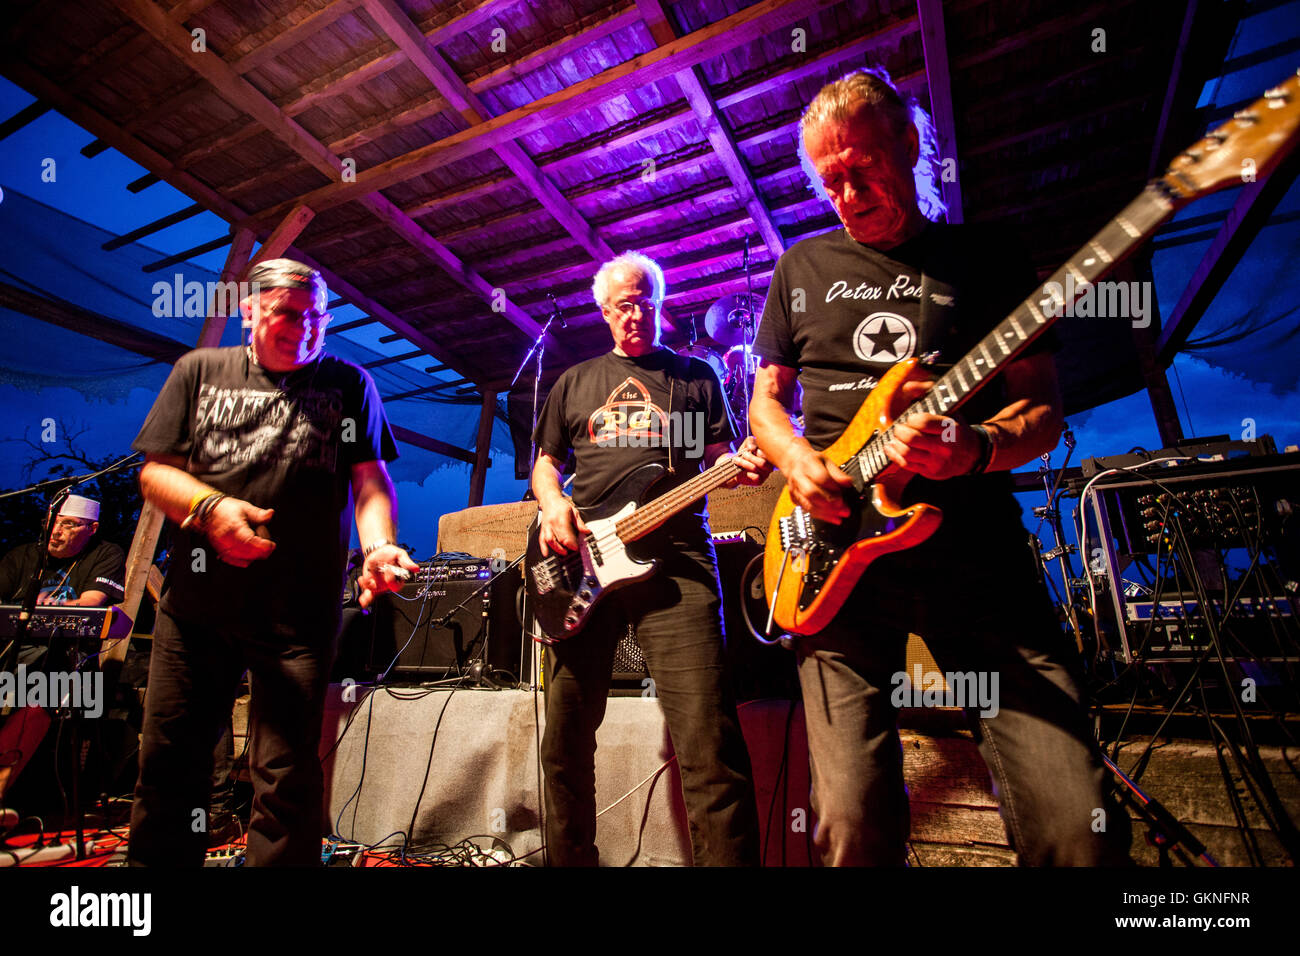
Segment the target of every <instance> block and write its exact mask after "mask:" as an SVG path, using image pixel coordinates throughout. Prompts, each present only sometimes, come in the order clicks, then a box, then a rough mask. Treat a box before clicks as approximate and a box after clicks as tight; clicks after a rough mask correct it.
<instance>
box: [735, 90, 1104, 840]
mask: <svg viewBox="0 0 1300 956" xmlns="http://www.w3.org/2000/svg"><path fill="white" fill-rule="evenodd" d="M915 115H919V116H922V117H923V116H924V114H923V113H920V112H919V110H916V111H910V110H909V107H908V106H907V105H906V104H904V102H903V101H902V99H901V98H900V97H899V95H898V93H897V91H896V90H895V89H894V88H893V87H892V85H890V83H889V82H888V78H887V77H885V76H884V75H883V72H882V73H880V74H878V73H876V72H873V71H861V72H857V73H852V74H849V75H848V76H846V77H844V78H843V79H841V80H839V81H837V82H835V83H832V84H830V85H828V86H827V87H825V88H824V89H823V90H822V91H821V92H820V93H819V94H818V95H817V97H816V98H815V99H814V100H813V102H812V104H811V105H810V106H809V107H808V109H807V111H806V112H805V113H804V116H803V120H802V122H801V127H800V128H801V135H802V144H803V148H804V153H805V155H804V159H805V160H806V161H807V162H806V163H805V167H806V168H808V171H809V175H810V176H811V177H812V178H813V182H814V186H815V187H818V186H820V187H821V188H824V190H825V192H826V193H827V194H828V196H829V199H830V201H831V203H832V205H833V206H834V208H835V211H836V213H837V214H838V216H839V218H840V221H841V223H842V224H843V226H844V228H843V229H842V230H835V231H834V232H831V233H826V234H824V235H820V236H816V237H814V238H811V239H806V240H804V241H803V242H800V243H798V244H796V245H795V246H793V247H792V248H791V249H789V250H788V251H787V252H786V253H785V254H784V255H782V257H781V259H780V261H779V262H778V263H777V267H776V271H775V273H774V275H773V278H772V284H771V288H770V289H769V292H768V297H767V303H766V307H765V309H764V314H763V319H762V323H761V325H760V328H759V332H758V339H757V343H756V349H755V350H756V351H757V353H758V354H759V356H760V357H761V359H762V365H761V367H760V369H759V372H758V376H757V380H756V382H755V387H754V396H753V401H752V403H751V405H750V421H751V423H752V425H753V429H754V434H755V435H756V436H757V438H758V441H759V445H760V446H761V447H762V449H763V451H764V452H765V453H766V454H767V457H768V458H769V459H770V460H771V461H772V462H773V463H774V464H775V465H776V466H777V467H778V468H780V469H781V471H782V472H783V473H784V474H785V477H786V482H787V486H788V488H789V492H790V497H791V499H792V500H793V502H794V504H795V505H797V506H799V507H801V508H803V509H805V510H806V511H808V512H810V513H811V514H812V516H813V517H814V518H816V519H819V520H821V521H825V522H831V523H835V524H838V523H839V522H841V521H842V520H844V519H845V518H846V517H848V516H849V514H850V509H849V507H848V505H847V503H846V500H845V497H844V492H845V490H846V489H848V488H849V487H850V485H851V484H852V479H851V477H850V476H849V475H848V474H846V473H845V472H844V471H842V470H841V469H840V468H839V467H837V466H836V464H835V463H834V462H832V461H831V460H830V459H829V458H828V457H827V456H826V455H825V454H823V450H824V449H826V448H827V447H828V446H829V445H831V444H832V443H833V442H834V441H835V440H836V439H837V438H838V437H839V436H840V434H841V433H842V432H843V431H844V430H845V427H846V425H847V424H848V423H849V421H850V420H851V419H852V418H853V416H854V414H855V413H856V412H857V410H858V408H859V407H860V406H862V404H863V401H864V399H866V398H867V397H868V395H869V394H871V392H872V390H873V389H874V388H875V387H876V385H877V383H878V382H879V381H880V379H881V378H882V377H883V376H884V375H885V374H886V373H887V372H888V371H889V370H890V368H891V367H892V366H893V365H894V363H897V362H901V361H903V360H905V359H909V358H913V357H917V356H921V355H923V354H925V353H932V352H938V353H940V354H939V356H938V359H937V360H938V361H941V362H942V361H946V362H947V363H953V362H955V361H956V360H957V359H959V358H961V357H962V355H963V354H964V353H965V352H966V351H967V350H968V349H969V348H970V347H971V346H972V345H973V344H974V343H976V342H977V341H979V339H980V337H981V336H983V335H984V333H986V332H987V331H989V329H990V328H991V327H993V326H994V325H995V324H997V322H998V320H999V319H1000V318H1001V317H1002V316H1001V314H1000V313H999V312H998V309H999V308H1000V307H1001V306H1000V303H1005V302H1006V297H1007V296H1008V295H1010V296H1019V295H1023V294H1024V293H1025V292H1026V291H1027V290H1028V287H1029V286H1031V285H1032V278H1030V279H1028V280H1026V278H1025V274H1024V272H1023V270H1022V269H1021V268H1020V267H1018V266H1017V265H1016V263H1015V260H1014V259H1011V258H1009V257H1007V256H1005V255H1002V256H1001V257H1000V258H999V247H998V246H996V245H993V244H992V243H990V241H989V239H988V237H987V236H986V235H983V234H980V235H975V234H971V233H970V232H968V231H966V230H967V228H968V227H952V226H940V225H935V224H933V223H930V222H928V221H927V217H926V215H925V214H924V213H923V211H922V206H921V202H920V201H919V200H918V189H917V182H918V181H922V180H923V177H920V176H917V177H916V178H915V179H914V168H915V169H918V170H919V169H923V168H924V167H925V166H926V164H927V162H928V160H927V159H924V158H923V157H922V149H921V138H920V135H919V133H918V128H917V126H916V123H915V122H914V119H913V116H915ZM935 199H936V200H937V197H935ZM926 205H927V207H931V208H932V207H933V205H934V204H933V203H930V202H928V201H927V202H926ZM935 278H939V279H940V280H942V282H941V285H939V286H935V285H933V280H934V279H935ZM927 280H930V281H928V282H927ZM923 290H924V293H923ZM1015 301H1018V299H1012V300H1011V302H1013V303H1014V302H1015ZM972 374H975V373H972ZM1001 379H1002V382H1001V391H1000V393H999V392H998V389H997V388H995V387H993V386H990V387H989V388H988V389H985V390H984V392H983V394H982V396H981V397H982V398H983V399H984V403H983V404H982V405H981V404H979V403H978V402H977V401H972V402H971V403H970V405H968V406H967V413H968V415H969V416H970V417H969V418H968V419H967V421H961V420H958V419H957V418H956V417H955V416H947V417H945V416H940V415H935V414H915V415H913V416H911V417H910V418H909V419H908V420H907V421H906V423H903V424H900V425H898V426H897V427H895V428H894V429H893V437H892V439H890V440H888V441H886V442H885V443H884V454H885V455H886V456H887V457H888V461H889V462H891V463H892V464H893V466H895V467H896V468H898V469H903V470H905V471H908V472H912V473H914V474H915V476H916V477H914V478H913V479H912V480H911V481H910V483H908V484H907V485H906V493H907V495H908V498H907V500H906V501H904V502H903V503H904V504H910V503H911V502H912V501H915V500H920V501H925V502H932V503H936V504H941V506H942V508H943V511H944V515H943V524H942V525H941V526H940V528H939V530H938V531H937V532H935V533H934V535H933V536H932V537H931V538H930V539H929V540H928V541H926V542H924V543H923V544H921V545H919V546H917V547H914V548H912V549H911V550H904V551H899V552H897V553H895V554H887V555H885V556H884V557H881V558H879V559H878V560H876V562H875V563H874V564H871V565H870V566H868V568H867V570H866V572H865V573H864V574H863V576H862V578H861V580H860V581H859V583H858V585H857V587H856V589H855V590H853V592H852V594H851V595H850V596H849V597H848V599H847V601H846V603H845V604H844V607H843V609H842V610H841V611H840V613H839V614H838V615H837V616H836V617H835V618H834V620H833V621H832V622H831V623H830V625H829V626H827V627H825V628H824V629H823V630H821V631H819V632H818V633H815V634H812V635H810V636H807V637H799V638H797V639H796V648H797V653H798V658H799V673H800V680H801V683H802V685H803V689H804V701H805V715H806V720H807V729H808V744H809V752H810V756H811V760H812V777H813V800H814V806H815V808H816V810H817V814H818V826H817V830H816V834H815V841H816V844H817V847H818V848H819V850H821V852H822V855H823V858H824V860H825V861H826V862H827V863H828V864H843V865H854V864H857V865H863V864H881V865H901V864H902V863H903V862H904V859H905V853H906V841H907V837H908V830H909V824H910V816H909V810H908V802H907V794H906V791H905V789H904V786H903V774H902V767H903V762H902V756H901V751H900V746H899V738H898V731H897V710H896V707H897V706H898V705H897V704H895V703H894V697H895V694H893V693H891V692H892V691H896V690H897V689H898V688H899V686H900V676H901V675H902V674H903V672H904V660H905V657H904V649H905V646H906V640H907V635H908V634H909V633H917V634H920V635H921V636H922V637H924V638H925V640H926V642H927V644H928V645H929V648H930V650H931V652H932V653H933V654H934V656H935V659H936V660H937V662H938V663H939V664H940V667H941V669H942V670H943V671H944V672H945V673H949V674H962V675H971V677H972V678H974V679H976V680H979V679H981V678H982V679H983V680H984V681H985V683H984V684H983V685H981V686H984V687H987V688H995V691H994V693H993V694H992V697H993V699H992V700H990V701H988V702H987V703H988V706H981V707H972V706H968V707H967V714H968V717H969V718H970V719H971V722H972V727H973V730H974V733H975V737H976V740H977V741H978V742H979V746H980V751H981V753H982V755H983V756H984V758H985V760H986V762H987V763H988V765H989V767H990V769H991V771H992V772H993V775H994V784H995V792H996V793H997V794H998V798H999V803H1000V809H1001V811H1002V816H1003V820H1004V822H1005V824H1006V829H1007V836H1008V839H1009V840H1010V843H1011V845H1012V846H1013V847H1014V848H1015V850H1016V851H1017V853H1018V854H1019V859H1020V862H1021V863H1022V864H1030V865H1089V864H1107V863H1121V862H1125V860H1126V857H1127V848H1128V819H1127V817H1126V816H1124V815H1123V813H1122V812H1121V811H1120V810H1118V809H1117V808H1116V807H1114V806H1113V804H1112V802H1111V800H1110V798H1109V796H1108V795H1107V793H1106V787H1105V771H1104V770H1103V768H1102V764H1101V761H1100V757H1099V754H1098V751H1097V748H1096V746H1095V744H1094V742H1093V739H1092V736H1091V732H1090V729H1089V727H1088V724H1087V721H1086V718H1085V714H1084V710H1083V707H1082V706H1081V705H1080V698H1081V694H1080V690H1079V685H1078V683H1077V681H1076V678H1075V676H1074V674H1073V673H1072V671H1073V669H1074V668H1073V664H1074V661H1073V660H1072V658H1071V655H1072V652H1073V648H1072V647H1071V646H1069V645H1068V644H1067V642H1066V641H1065V640H1064V638H1063V637H1062V635H1061V632H1060V629H1059V628H1058V627H1057V625H1056V621H1055V617H1054V615H1053V614H1052V612H1051V610H1050V606H1049V605H1048V602H1047V598H1046V595H1045V594H1044V593H1043V591H1042V587H1041V585H1038V584H1037V583H1036V581H1035V579H1034V573H1033V568H1032V567H1031V565H1030V564H1029V560H1030V559H1029V552H1028V549H1027V548H1026V547H1025V546H1024V543H1023V542H1024V535H1023V531H1022V529H1021V527H1020V522H1019V513H1018V508H1017V506H1016V504H1015V501H1014V499H1013V498H1012V496H1011V490H1010V484H1009V482H1008V481H1007V478H1006V476H1005V474H994V473H1004V472H1006V471H1008V470H1009V469H1011V468H1015V467H1017V466H1018V465H1022V464H1024V463H1026V462H1028V461H1031V460H1032V459H1034V458H1035V457H1037V456H1039V455H1040V454H1042V453H1044V452H1046V451H1049V450H1050V449H1051V448H1053V447H1054V446H1055V444H1056V441H1057V438H1058V436H1059V434H1060V432H1061V427H1062V425H1061V422H1062V419H1061V406H1060V399H1059V397H1058V393H1057V385H1056V376H1055V368H1054V365H1053V362H1052V358H1051V356H1050V354H1049V353H1048V352H1047V351H1044V350H1041V349H1040V350H1038V351H1037V352H1035V351H1032V350H1031V351H1030V352H1028V353H1026V354H1025V355H1024V356H1022V357H1020V358H1018V359H1016V360H1014V361H1011V362H1010V364H1008V365H1007V366H1006V367H1005V370H1004V371H1003V372H1002V374H1001ZM796 381H798V382H799V383H800V384H802V386H803V412H804V415H805V417H806V420H807V432H806V435H805V436H802V437H801V436H796V435H795V434H794V433H793V431H792V429H791V426H790V418H789V409H790V406H791V404H792V400H793V392H794V386H795V383H796ZM928 388H929V385H928V384H925V383H921V382H911V383H908V384H906V385H904V386H903V395H904V397H905V398H906V399H907V400H908V401H911V400H915V399H917V398H919V397H920V396H922V395H924V394H925V393H926V391H927V389H928ZM990 395H991V396H992V398H993V400H992V401H989V396H990ZM1003 596H1006V600H1005V601H1004V600H1000V598H1002V597H1003ZM915 690H916V692H917V694H918V695H919V692H920V688H916V689H915ZM982 703H983V702H982Z"/></svg>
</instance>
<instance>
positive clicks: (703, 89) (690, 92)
mask: <svg viewBox="0 0 1300 956" xmlns="http://www.w3.org/2000/svg"><path fill="white" fill-rule="evenodd" d="M636 5H637V9H638V10H640V11H641V15H642V16H643V17H644V18H645V22H646V26H647V27H649V29H650V35H651V36H652V37H654V41H655V43H657V44H658V45H659V46H661V47H663V46H667V45H668V44H670V43H672V42H673V41H674V40H675V39H677V34H676V32H675V31H674V30H673V27H672V24H670V23H669V22H668V17H667V14H666V13H665V12H664V7H663V4H662V3H661V2H660V0H636ZM674 79H676V80H677V85H678V86H679V87H681V90H682V94H683V95H684V96H685V97H686V102H688V103H690V105H691V109H692V110H694V111H695V117H696V119H698V120H699V123H700V128H701V129H703V130H704V135H705V136H706V137H708V140H709V144H710V145H711V146H712V147H713V152H714V155H716V156H717V157H718V160H719V162H721V163H722V168H723V169H724V170H725V171H726V173H727V178H728V179H730V180H731V185H732V186H733V187H734V188H735V190H736V199H737V200H738V201H739V203H740V205H742V206H744V207H745V211H746V212H748V213H749V218H750V219H752V220H753V222H754V225H755V226H756V227H757V228H758V234H759V238H760V239H762V240H763V244H764V245H765V246H767V250H768V252H769V253H771V255H772V257H773V258H774V259H775V258H779V257H780V255H781V253H782V252H784V251H785V244H784V242H783V240H782V239H781V233H780V230H778V229H777V228H776V224H775V223H774V222H772V215H771V213H769V212H768V211H767V207H766V206H764V205H763V197H762V196H761V195H760V194H759V192H758V185H757V184H756V183H755V182H754V177H753V174H751V173H750V171H749V167H747V166H746V165H745V159H744V157H743V156H741V154H740V149H739V147H738V146H737V145H736V137H735V135H734V134H733V133H732V132H731V130H730V129H729V128H728V127H727V125H726V124H725V123H724V122H723V115H722V110H721V109H719V108H718V104H717V103H715V102H714V101H713V94H712V93H710V92H709V88H708V85H707V84H706V83H705V82H704V71H703V70H701V69H700V68H699V67H698V66H689V67H686V68H685V69H683V70H680V71H678V72H677V73H676V74H674Z"/></svg>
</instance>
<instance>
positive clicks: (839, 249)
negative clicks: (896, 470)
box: [754, 225, 1050, 548]
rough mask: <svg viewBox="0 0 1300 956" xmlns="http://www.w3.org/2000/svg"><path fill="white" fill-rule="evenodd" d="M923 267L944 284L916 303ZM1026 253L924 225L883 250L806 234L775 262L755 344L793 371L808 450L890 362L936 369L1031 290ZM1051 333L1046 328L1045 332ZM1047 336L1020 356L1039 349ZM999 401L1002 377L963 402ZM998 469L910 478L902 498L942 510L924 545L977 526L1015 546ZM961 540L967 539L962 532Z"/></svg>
mask: <svg viewBox="0 0 1300 956" xmlns="http://www.w3.org/2000/svg"><path fill="white" fill-rule="evenodd" d="M927 274H929V275H930V276H931V278H932V279H935V280H937V281H938V283H940V284H941V286H942V288H944V289H946V290H947V291H943V292H936V293H932V294H931V296H930V301H929V302H928V303H922V301H921V287H922V284H923V278H924V277H925V276H926V275H927ZM1034 283H1035V275H1034V273H1033V270H1032V269H1031V268H1030V266H1029V262H1028V259H1027V258H1025V257H1024V256H1023V255H1022V254H1019V252H1018V251H1015V250H1014V247H1013V246H1012V247H1009V246H1008V243H1007V241H1006V237H1005V236H1004V235H1002V234H1000V233H998V232H996V231H993V230H986V229H983V228H977V227H966V226H956V227H952V226H940V225H929V226H927V227H926V228H925V230H924V231H922V232H921V233H920V234H919V235H917V236H915V237H913V238H912V239H910V240H908V241H907V242H905V243H903V244H902V245H900V246H897V247H895V248H893V249H891V250H889V251H888V252H880V251H878V250H876V249H873V248H871V247H869V246H866V245H864V244H862V243H859V242H856V241H854V240H853V239H852V238H850V237H849V235H848V233H847V232H845V231H844V230H843V229H836V230H833V231H831V232H828V233H824V234H823V235H820V236H815V237H813V238H811V239H805V240H804V241H802V242H799V243H797V244H795V245H794V246H793V247H792V248H790V249H789V250H787V251H786V253H785V254H784V255H782V256H781V259H780V260H779V262H778V263H777V267H776V271H775V272H774V274H773V276H772V284H771V286H770V287H769V289H768V293H767V302H766V304H765V307H764V309H763V318H762V321H761V322H760V324H759V328H758V335H757V339H756V341H755V344H754V351H755V352H756V353H757V354H758V355H759V356H761V357H762V358H763V359H765V360H766V361H768V362H771V363H774V364H776V365H781V366H785V367H787V368H794V369H798V370H799V383H800V384H801V385H802V386H803V414H804V417H805V421H806V429H805V437H806V438H807V439H808V441H809V443H810V444H811V445H812V446H813V447H814V448H817V449H824V448H827V447H828V446H830V445H831V444H832V443H833V442H834V441H835V440H836V439H837V438H839V437H840V435H842V434H843V433H844V430H845V428H846V427H847V426H848V424H849V422H850V421H852V419H853V416H854V415H855V414H857V412H858V409H860V408H861V407H862V403H863V401H865V400H866V398H867V395H868V394H869V393H870V392H871V390H872V389H874V388H875V387H876V385H878V384H879V382H880V379H881V378H883V377H884V375H885V373H886V372H888V371H889V369H890V368H892V367H893V366H894V365H895V364H897V363H898V362H901V361H904V360H906V359H909V358H913V357H922V358H923V360H924V362H925V367H926V368H927V369H929V370H930V371H932V372H933V373H934V374H935V375H938V374H941V373H942V372H944V371H946V370H947V369H948V368H949V367H951V366H952V364H953V363H954V362H956V361H958V360H960V359H961V358H962V357H963V356H964V355H965V354H966V353H967V352H968V351H969V350H970V349H971V348H973V347H974V346H975V345H976V343H978V341H979V340H980V338H981V337H982V336H983V335H984V334H985V333H987V332H988V331H989V330H990V329H992V328H993V327H994V326H995V325H997V323H998V322H999V321H1001V319H1002V318H1003V317H1005V315H1006V314H1007V313H1009V312H1010V311H1011V310H1012V309H1013V308H1014V307H1015V306H1016V305H1017V304H1019V302H1020V301H1021V300H1022V299H1023V297H1024V295H1025V294H1026V293H1028V292H1029V291H1030V290H1032V288H1033V286H1034ZM1049 335H1050V333H1049ZM1049 342H1050V339H1049V338H1048V336H1044V338H1043V340H1040V342H1039V343H1036V344H1035V346H1033V347H1031V349H1030V353H1029V354H1032V353H1033V352H1037V351H1042V350H1043V349H1046V348H1049V347H1050V346H1049ZM1007 404H1008V400H1007V398H1006V395H1005V391H1004V387H1003V383H1002V380H1001V376H998V377H997V378H995V379H994V380H993V381H992V383H991V384H990V385H988V386H987V387H985V388H984V389H983V390H982V391H981V392H980V393H979V394H978V395H976V396H974V397H972V399H971V400H970V401H969V402H968V403H967V404H966V405H965V406H964V407H963V408H962V409H961V412H960V414H961V415H962V417H964V418H965V420H967V421H970V422H978V421H982V420H984V419H987V418H989V417H991V416H992V415H994V414H995V413H996V412H997V411H998V410H1000V409H1001V408H1003V407H1004V406H1005V405H1007ZM1010 488H1011V483H1010V478H1009V476H1008V475H1007V474H1005V473H1003V474H994V475H985V476H977V477H972V478H953V479H949V480H948V481H943V482H933V481H929V480H927V479H925V478H921V477H920V476H919V475H918V476H915V477H913V478H912V480H911V481H910V482H909V484H908V486H907V488H906V490H905V492H904V501H905V502H909V503H910V502H914V501H926V502H929V503H931V504H934V505H936V506H938V507H939V508H941V509H943V511H944V523H943V525H942V526H941V528H940V530H939V532H938V533H937V534H936V535H935V537H934V538H932V539H931V545H930V546H931V547H933V548H942V547H948V546H956V542H957V540H958V536H959V535H961V536H969V535H971V534H972V533H975V532H978V534H979V535H982V536H983V540H984V541H986V542H987V541H989V536H990V535H994V536H997V537H999V538H1001V539H1002V541H1003V542H1004V543H1008V542H1012V541H1013V540H1014V541H1016V542H1023V531H1022V530H1021V526H1020V522H1019V506H1018V505H1017V503H1016V502H1015V499H1014V498H1013V497H1012V496H1011V491H1010ZM967 539H968V538H967Z"/></svg>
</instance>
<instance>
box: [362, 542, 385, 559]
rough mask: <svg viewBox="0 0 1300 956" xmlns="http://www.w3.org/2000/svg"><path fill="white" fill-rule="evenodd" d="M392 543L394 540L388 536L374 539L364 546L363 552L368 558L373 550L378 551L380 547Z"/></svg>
mask: <svg viewBox="0 0 1300 956" xmlns="http://www.w3.org/2000/svg"><path fill="white" fill-rule="evenodd" d="M392 543H393V542H391V541H389V540H388V539H387V538H380V539H379V540H378V541H374V542H372V543H370V544H368V545H366V546H365V547H364V548H362V549H361V553H362V554H363V555H365V556H366V557H367V558H368V557H370V553H371V552H372V551H378V550H379V549H380V548H382V547H385V546H387V545H390V544H392Z"/></svg>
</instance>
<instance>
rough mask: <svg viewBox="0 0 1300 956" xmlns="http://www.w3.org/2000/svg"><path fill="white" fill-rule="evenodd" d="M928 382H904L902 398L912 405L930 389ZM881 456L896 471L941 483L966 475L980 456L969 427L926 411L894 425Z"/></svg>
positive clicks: (978, 440) (974, 436)
mask: <svg viewBox="0 0 1300 956" xmlns="http://www.w3.org/2000/svg"><path fill="white" fill-rule="evenodd" d="M931 387H932V383H930V382H907V383H906V384H904V385H903V397H904V398H905V399H906V400H907V401H908V402H914V401H916V400H917V399H918V398H920V397H921V396H923V395H924V394H925V393H926V392H928V391H929V390H930V388H931ZM884 450H885V455H886V456H887V457H888V458H889V460H890V461H892V462H893V463H894V464H895V465H897V466H898V467H899V468H902V469H904V470H905V471H911V472H915V473H916V474H918V475H921V476H922V477H923V478H930V479H932V480H934V481H943V480H944V479H947V478H956V477H958V476H960V475H965V474H968V473H969V472H970V470H971V468H973V467H974V466H975V462H976V461H977V460H978V459H979V457H980V450H981V445H980V439H979V437H978V436H977V435H976V433H975V432H974V431H973V430H972V429H971V427H970V426H969V425H964V424H962V423H961V422H959V421H957V420H956V419H953V418H946V417H944V416H943V415H933V414H930V413H928V412H925V413H918V414H913V415H909V416H908V417H907V418H906V419H905V420H904V421H902V422H900V423H899V424H897V425H895V426H894V435H893V438H891V439H890V440H889V441H887V442H885V445H884Z"/></svg>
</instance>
